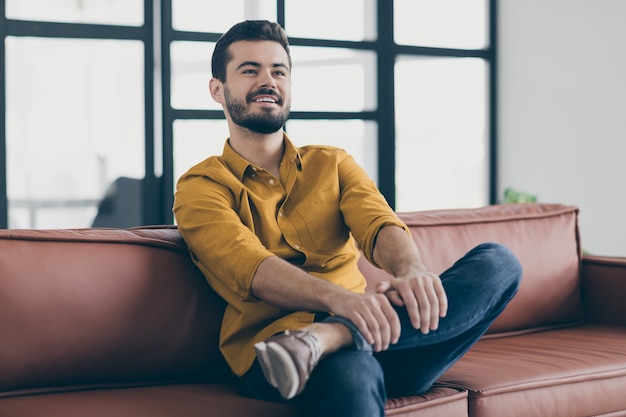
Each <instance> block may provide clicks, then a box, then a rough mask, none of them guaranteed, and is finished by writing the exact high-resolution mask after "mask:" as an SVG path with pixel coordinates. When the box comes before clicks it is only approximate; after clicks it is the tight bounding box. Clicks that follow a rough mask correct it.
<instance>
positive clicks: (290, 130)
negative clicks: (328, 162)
mask: <svg viewBox="0 0 626 417" xmlns="http://www.w3.org/2000/svg"><path fill="white" fill-rule="evenodd" d="M286 129H287V134H288V135H289V139H291V141H292V142H293V143H294V144H295V145H296V146H304V145H331V146H336V147H338V148H342V149H345V150H346V151H348V153H349V154H351V155H352V156H353V157H354V159H355V160H356V161H357V162H358V163H359V164H360V165H361V166H362V167H363V168H365V170H366V171H367V173H368V174H369V176H370V177H371V178H372V179H373V180H375V181H376V180H377V178H378V162H377V159H378V155H377V152H376V149H378V145H377V139H376V138H377V124H376V122H372V121H366V120H290V121H288V122H287V126H286Z"/></svg>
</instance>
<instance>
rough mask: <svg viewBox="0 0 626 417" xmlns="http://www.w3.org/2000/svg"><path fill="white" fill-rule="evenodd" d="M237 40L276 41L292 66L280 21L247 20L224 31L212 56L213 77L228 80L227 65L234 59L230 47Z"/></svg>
mask: <svg viewBox="0 0 626 417" xmlns="http://www.w3.org/2000/svg"><path fill="white" fill-rule="evenodd" d="M237 41H274V42H278V43H279V44H280V45H281V46H282V47H283V48H285V51H286V52H287V56H288V57H289V68H291V54H290V53H289V40H288V39H287V35H286V34H285V31H284V30H283V28H282V27H280V25H279V24H278V23H274V22H269V21H267V20H246V21H243V22H240V23H237V24H236V25H235V26H233V27H232V28H230V29H229V30H228V32H226V33H224V34H223V35H222V36H221V37H220V38H219V39H218V40H217V43H216V44H215V50H214V51H213V57H212V58H211V68H212V71H213V77H215V78H217V79H218V80H220V81H221V82H225V81H226V65H228V63H229V62H230V61H231V60H232V59H233V57H232V55H231V54H230V52H229V50H228V48H229V47H230V45H231V44H232V43H233V42H237Z"/></svg>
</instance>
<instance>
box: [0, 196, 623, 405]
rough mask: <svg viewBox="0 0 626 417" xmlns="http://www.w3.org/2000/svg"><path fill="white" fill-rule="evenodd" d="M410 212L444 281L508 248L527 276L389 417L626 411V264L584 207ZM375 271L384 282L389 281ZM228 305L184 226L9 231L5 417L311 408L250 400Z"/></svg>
mask: <svg viewBox="0 0 626 417" xmlns="http://www.w3.org/2000/svg"><path fill="white" fill-rule="evenodd" d="M400 216H401V218H402V219H403V220H404V221H406V222H407V224H408V225H409V226H410V227H411V230H412V232H413V236H414V239H415V241H416V242H417V243H418V245H419V247H420V248H421V251H422V255H423V258H424V260H425V262H426V263H427V265H429V267H430V268H431V269H432V270H434V271H436V272H441V271H443V270H444V269H445V268H446V267H447V266H449V265H450V264H451V263H452V262H453V261H454V260H455V259H457V258H458V257H460V256H461V255H462V254H463V253H464V252H465V251H467V250H468V249H469V248H471V247H472V246H474V245H476V244H478V243H480V242H484V241H497V242H501V243H504V244H506V245H507V246H509V247H510V248H511V249H512V250H513V251H514V252H515V253H516V254H517V255H518V257H519V258H520V260H521V263H522V265H523V268H524V276H523V279H522V285H521V288H520V291H519V293H518V295H517V296H516V297H515V299H514V300H513V301H512V302H511V303H510V304H509V306H508V307H507V309H506V310H505V311H504V313H503V314H502V316H500V318H499V319H498V320H497V321H496V322H495V323H494V325H493V326H492V328H491V329H490V331H489V333H488V334H487V335H486V336H484V337H483V339H481V340H480V341H479V342H478V344H477V345H476V346H475V347H474V348H472V349H471V351H470V352H469V353H468V354H467V355H466V356H465V357H464V358H463V359H462V360H461V361H460V362H459V363H458V364H456V365H455V366H454V367H453V368H452V369H450V370H449V371H448V372H447V373H446V374H445V375H444V376H443V378H442V379H441V381H440V382H439V383H437V385H436V386H435V387H433V388H432V389H431V390H430V391H429V392H428V393H426V394H425V395H419V396H413V397H404V398H390V399H389V400H388V403H387V415H389V416H414V417H418V416H419V417H425V416H445V417H455V416H472V417H478V416H480V417H488V416H489V417H503V416H504V417H508V416H533V417H534V416H541V417H546V416H555V417H557V416H559V417H575V416H612V417H614V416H625V415H626V302H625V301H624V299H625V298H626V258H604V257H598V256H582V255H581V253H582V250H581V240H580V238H579V232H578V227H577V216H578V210H577V208H575V207H570V206H562V205H548V204H521V205H499V206H489V207H484V208H480V209H471V210H447V211H431V212H416V213H403V214H400ZM207 238H210V237H207ZM233 256H237V254H233ZM361 266H362V269H363V271H364V273H365V274H366V277H367V279H368V282H369V283H370V284H371V285H373V284H374V283H375V282H377V281H378V280H380V279H383V278H384V276H385V273H384V272H382V271H380V270H377V269H375V268H373V267H371V266H369V265H367V264H365V263H363V264H362V265H361ZM223 307H224V306H223V303H222V302H221V301H220V300H219V299H218V298H217V297H216V295H215V294H214V293H213V292H212V291H211V290H210V289H209V287H208V285H207V284H206V282H205V280H204V278H203V277H202V275H201V274H200V273H199V272H198V270H197V269H196V268H195V267H194V265H193V264H192V263H191V261H190V259H189V255H188V253H187V250H186V247H185V245H184V242H183V241H182V240H181V238H180V236H179V235H178V232H177V231H176V229H175V228H174V227H167V226H163V227H146V228H135V229H125V230H121V229H80V230H72V229H67V230H45V231H43V230H3V231H0V416H1V417H30V416H37V417H39V416H46V417H56V416H59V417H61V416H63V417H72V416H81V417H82V416H90V417H91V416H93V417H100V416H102V417H104V416H106V417H111V416H117V417H138V416H150V417H160V416H163V417H165V416H167V417H174V416H176V417H178V416H184V417H196V416H197V417H199V416H209V417H210V416H220V417H239V416H241V417H244V416H250V417H252V416H253V417H265V416H267V417H283V416H284V417H287V416H303V415H305V411H304V410H298V409H297V408H294V407H292V406H286V405H280V404H273V403H266V402H262V401H256V400H252V399H248V398H244V397H241V396H240V395H238V394H237V389H236V386H235V382H234V380H233V378H232V377H231V376H230V373H229V372H228V370H227V369H226V367H225V365H224V362H223V360H222V359H221V357H220V355H219V351H218V342H217V340H218V333H219V326H220V319H221V314H222V311H223Z"/></svg>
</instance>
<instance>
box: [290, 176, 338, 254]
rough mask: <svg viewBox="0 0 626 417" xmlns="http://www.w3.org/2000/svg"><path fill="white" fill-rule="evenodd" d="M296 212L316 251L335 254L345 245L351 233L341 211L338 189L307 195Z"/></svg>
mask: <svg viewBox="0 0 626 417" xmlns="http://www.w3.org/2000/svg"><path fill="white" fill-rule="evenodd" d="M296 212H297V214H298V216H299V217H300V219H301V220H302V222H303V223H304V229H305V230H306V233H307V235H308V237H309V239H310V241H311V242H312V244H313V246H314V248H315V250H316V251H318V252H320V253H334V252H336V251H337V250H339V249H341V248H342V247H343V246H344V245H345V243H346V240H347V239H348V238H349V231H348V229H347V227H346V225H345V223H344V221H343V216H342V215H341V211H340V210H339V189H338V188H330V189H327V190H323V191H320V192H315V193H311V194H309V195H307V197H306V198H304V199H303V200H302V201H301V202H300V204H298V206H297V207H296Z"/></svg>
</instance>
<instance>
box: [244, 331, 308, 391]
mask: <svg viewBox="0 0 626 417" xmlns="http://www.w3.org/2000/svg"><path fill="white" fill-rule="evenodd" d="M255 347H256V346H255ZM257 352H260V354H259V356H258V357H259V363H260V365H261V369H262V370H263V373H264V374H265V378H267V380H268V382H269V383H270V384H271V385H272V386H273V387H275V388H276V389H278V391H279V392H280V395H282V396H283V398H285V399H286V400H289V399H291V398H293V397H295V395H296V393H297V392H298V387H299V386H300V375H299V373H298V369H297V368H296V365H295V363H294V362H293V359H291V355H290V354H289V352H287V351H286V350H285V348H283V347H282V346H280V345H279V344H278V343H273V342H269V343H264V346H262V347H261V349H259V350H258V351H257Z"/></svg>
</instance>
